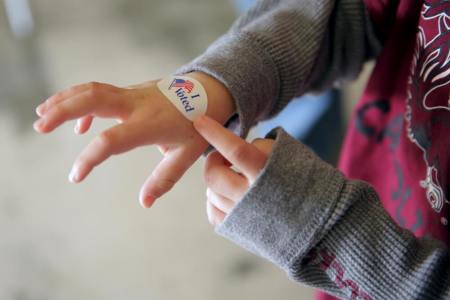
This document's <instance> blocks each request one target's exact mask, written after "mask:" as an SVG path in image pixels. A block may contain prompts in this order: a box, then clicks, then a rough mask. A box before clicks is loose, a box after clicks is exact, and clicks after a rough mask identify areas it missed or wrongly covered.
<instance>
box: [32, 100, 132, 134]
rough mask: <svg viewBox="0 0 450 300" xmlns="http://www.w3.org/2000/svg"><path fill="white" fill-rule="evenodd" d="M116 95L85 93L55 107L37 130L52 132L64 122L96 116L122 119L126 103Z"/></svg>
mask: <svg viewBox="0 0 450 300" xmlns="http://www.w3.org/2000/svg"><path fill="white" fill-rule="evenodd" d="M115 97H116V96H115V95H114V94H107V93H104V92H103V91H98V92H95V93H93V92H92V91H85V92H83V93H80V94H78V95H76V96H74V97H71V98H69V99H67V100H66V101H63V102H61V103H59V104H58V105H55V106H53V107H52V108H51V109H50V110H49V111H48V112H47V113H46V114H45V115H43V116H42V118H40V119H39V120H38V121H36V122H35V124H34V127H35V129H36V130H38V131H40V132H43V133H46V132H50V131H52V130H53V129H55V128H56V127H58V126H59V125H61V124H62V123H63V122H65V121H67V120H73V119H77V118H81V117H83V116H86V115H89V114H94V115H96V116H102V117H120V116H122V115H124V114H126V113H127V112H128V111H127V109H126V106H125V105H124V104H125V101H117V99H115Z"/></svg>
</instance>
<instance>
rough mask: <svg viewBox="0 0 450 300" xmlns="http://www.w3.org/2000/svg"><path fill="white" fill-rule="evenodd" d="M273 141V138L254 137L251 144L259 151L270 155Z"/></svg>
mask: <svg viewBox="0 0 450 300" xmlns="http://www.w3.org/2000/svg"><path fill="white" fill-rule="evenodd" d="M274 143H275V140H273V139H261V138H256V139H254V140H253V141H252V145H254V146H255V147H256V148H258V150H259V151H261V152H263V153H264V154H266V156H267V157H268V156H270V154H271V152H272V147H273V144H274Z"/></svg>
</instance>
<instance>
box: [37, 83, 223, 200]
mask: <svg viewBox="0 0 450 300" xmlns="http://www.w3.org/2000/svg"><path fill="white" fill-rule="evenodd" d="M156 83H157V81H151V82H148V83H145V84H142V85H138V86H133V87H129V88H118V87H115V86H112V85H108V84H103V83H88V84H82V85H79V86H75V87H72V88H70V89H67V90H65V91H62V92H60V93H57V94H56V95H54V96H52V97H50V98H49V99H48V100H47V101H45V102H44V103H42V104H41V105H39V106H38V107H37V108H36V112H37V114H38V115H39V116H40V119H39V120H37V121H36V122H35V124H34V128H35V130H36V131H38V132H40V133H49V132H51V131H52V130H54V129H55V128H57V127H58V126H60V125H61V124H63V123H64V122H66V121H69V120H74V119H78V120H77V125H76V126H75V132H77V133H79V134H82V133H85V132H86V131H87V130H89V127H90V126H91V123H92V120H93V118H94V117H103V118H114V119H116V120H117V121H118V122H119V123H120V124H118V125H116V126H113V127H112V128H109V129H107V130H106V131H104V132H102V133H101V134H100V135H99V136H98V137H97V138H95V139H94V140H93V141H92V142H91V143H90V144H88V145H87V147H86V148H85V149H84V150H83V151H82V152H81V154H80V155H79V156H78V158H77V159H76V161H75V163H74V165H73V168H72V171H71V173H70V175H69V179H70V180H71V181H72V182H80V181H82V180H83V179H84V178H86V176H87V175H88V174H89V173H90V172H91V171H92V169H93V168H94V167H95V166H97V165H99V164H100V163H102V162H103V161H104V160H106V159H107V158H108V157H110V156H111V155H114V154H119V153H123V152H126V151H129V150H131V149H133V148H136V147H138V146H143V145H148V144H155V145H158V146H159V148H160V150H161V152H162V153H163V154H164V158H163V160H162V161H161V162H160V164H159V165H158V166H157V167H156V169H155V170H154V171H153V172H152V174H151V176H150V177H149V178H148V179H147V180H146V182H145V183H144V185H143V187H142V188H141V192H140V197H139V198H140V202H141V204H142V205H143V206H144V207H149V206H151V205H152V204H153V202H154V200H155V199H156V198H158V197H160V196H162V195H163V194H164V193H166V192H167V191H169V190H170V189H171V188H172V186H173V185H174V184H175V183H176V182H177V181H178V180H179V179H180V177H181V176H182V175H183V174H184V173H185V171H186V170H187V169H188V168H189V167H190V166H191V165H192V164H193V163H194V162H195V161H196V160H197V158H198V157H199V156H200V155H201V154H202V153H203V152H204V151H205V149H206V147H207V143H206V142H205V140H203V139H202V138H201V136H200V135H199V134H198V133H197V132H196V131H195V130H194V128H193V126H192V124H191V122H190V121H189V120H187V119H186V118H185V117H184V116H183V115H182V114H181V113H180V112H179V111H178V110H177V109H176V108H175V107H174V105H173V104H172V103H170V102H169V101H168V100H167V99H166V98H165V96H164V95H163V94H162V93H161V92H160V91H159V89H158V88H157V87H156ZM216 90H217V89H216Z"/></svg>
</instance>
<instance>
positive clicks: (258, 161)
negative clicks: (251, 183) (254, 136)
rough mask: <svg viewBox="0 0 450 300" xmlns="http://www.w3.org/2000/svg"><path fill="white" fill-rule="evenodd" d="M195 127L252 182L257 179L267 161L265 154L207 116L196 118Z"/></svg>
mask: <svg viewBox="0 0 450 300" xmlns="http://www.w3.org/2000/svg"><path fill="white" fill-rule="evenodd" d="M194 127H195V129H196V130H197V131H198V132H199V134H200V135H201V136H203V138H204V139H205V140H207V141H208V142H209V143H210V144H211V145H212V146H213V147H214V148H216V150H217V151H219V152H220V153H221V154H222V155H223V156H224V157H225V158H226V159H227V160H228V161H230V162H231V163H232V164H233V165H234V166H236V167H237V168H238V169H239V170H240V171H241V172H242V173H244V175H246V176H247V177H248V178H249V179H250V180H254V179H256V177H257V176H258V174H259V172H260V171H261V169H262V168H263V167H264V164H265V163H266V160H267V157H266V155H265V154H264V153H263V152H261V151H260V150H259V149H258V148H256V147H255V146H253V145H251V144H249V143H247V142H246V141H244V140H243V139H241V138H240V137H238V136H236V135H235V134H233V133H232V132H230V131H229V130H227V129H226V128H224V127H223V126H222V125H220V124H219V123H218V122H216V121H214V120H213V119H211V118H209V117H207V116H200V117H198V118H196V119H195V120H194Z"/></svg>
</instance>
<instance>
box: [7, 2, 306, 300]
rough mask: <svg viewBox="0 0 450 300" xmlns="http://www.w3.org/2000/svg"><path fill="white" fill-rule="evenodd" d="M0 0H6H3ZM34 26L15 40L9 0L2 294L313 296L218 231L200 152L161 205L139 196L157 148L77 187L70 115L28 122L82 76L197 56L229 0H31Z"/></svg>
mask: <svg viewBox="0 0 450 300" xmlns="http://www.w3.org/2000/svg"><path fill="white" fill-rule="evenodd" d="M0 3H1V2H0ZM31 4H32V7H33V11H34V13H35V21H36V26H37V30H36V31H35V33H34V35H33V37H32V38H29V39H25V40H17V39H15V38H14V37H13V36H12V35H11V33H10V31H9V30H8V25H7V21H6V16H5V14H4V9H3V7H2V6H0V45H1V46H0V145H1V147H0V167H1V170H2V172H1V173H0V187H1V188H0V235H1V236H2V238H1V239H0V266H1V267H0V299H5V300H9V299H11V300H12V299H14V300H35V299H36V300H53V299H58V300H60V299H64V300H70V299H105V300H106V299H108V300H109V299H133V300H134V299H136V300H139V299H152V300H153V299H155V300H166V299H167V300H191V299H192V300H194V299H195V300H212V299H214V300H221V299H227V300H228V299H259V300H266V299H267V300H269V299H283V300H289V299H310V298H311V295H312V292H311V290H310V289H307V288H304V287H302V286H299V285H297V284H294V283H292V282H291V281H289V280H288V279H287V278H286V276H285V274H283V273H282V272H281V271H279V270H278V269H276V268H275V267H274V266H272V265H271V264H269V263H266V262H265V261H263V260H261V259H259V258H256V257H254V256H252V255H251V254H249V253H247V252H245V251H244V250H241V249H240V248H238V247H236V246H234V245H233V244H231V243H230V242H228V241H226V240H224V239H222V238H220V237H218V236H216V235H215V234H214V232H213V230H212V228H211V227H210V226H209V224H208V223H207V220H206V214H205V207H204V206H205V205H204V203H205V196H204V192H205V186H204V184H203V182H202V180H201V169H202V163H203V162H202V161H200V162H198V163H197V164H196V165H195V166H194V167H193V168H192V169H191V170H190V171H189V172H188V174H186V176H184V178H183V179H182V181H181V182H180V184H178V185H177V186H176V187H175V189H174V190H173V191H172V192H171V193H169V194H168V195H167V196H165V197H164V198H163V199H161V200H160V201H159V202H158V203H157V204H156V205H155V206H154V207H153V208H152V209H150V210H144V209H142V208H141V207H140V206H139V204H138V201H137V195H138V191H139V188H140V185H141V184H142V182H143V181H144V179H145V178H146V176H147V175H148V174H150V172H151V170H152V168H153V167H154V166H155V165H156V163H157V162H158V161H159V159H160V155H159V152H158V151H157V150H156V149H155V148H152V147H147V148H141V149H137V150H135V151H132V152H130V153H128V154H125V155H121V156H117V157H113V158H111V159H110V160H109V161H107V162H106V163H104V164H103V165H102V166H100V167H99V168H97V169H96V170H95V171H94V172H93V173H92V174H91V175H90V177H88V179H87V180H86V181H85V182H84V183H82V184H80V185H73V184H70V183H69V182H68V181H67V174H68V172H69V169H70V167H71V164H72V162H73V159H74V158H75V157H76V155H77V154H78V152H79V151H80V150H81V149H82V148H83V147H84V145H86V144H87V143H88V141H89V140H90V139H91V138H93V137H94V136H95V135H96V134H98V133H99V132H100V131H101V130H102V129H104V128H106V127H108V126H110V125H112V124H113V123H112V122H110V121H105V120H96V121H95V124H94V126H93V129H92V130H91V132H90V133H89V134H87V135H86V136H83V137H79V136H75V135H74V134H73V131H72V128H73V125H74V123H73V122H72V123H69V124H65V125H63V126H62V127H61V128H59V129H58V130H56V131H55V132H54V133H53V134H51V135H48V136H41V135H38V134H36V133H35V132H34V131H32V128H31V124H32V122H33V121H34V120H35V116H34V107H35V106H36V105H37V104H38V103H40V102H41V101H42V100H43V99H45V97H47V96H49V95H50V94H52V93H54V92H55V91H57V90H60V89H62V88H65V87H68V86H70V85H73V84H77V83H81V82H86V81H91V80H97V81H103V82H109V83H112V84H116V85H121V86H123V85H128V84H132V83H139V82H142V81H146V80H149V79H154V78H156V77H159V76H162V75H165V74H168V73H171V72H172V71H173V70H174V69H175V68H177V67H178V66H180V65H182V64H183V63H185V62H187V61H188V60H189V59H191V58H193V57H194V56H195V55H196V54H198V53H199V52H200V51H201V50H202V49H204V48H205V47H206V46H207V45H208V44H209V43H210V42H211V41H212V40H214V38H215V37H217V36H218V35H220V34H221V33H222V32H224V31H225V30H226V29H227V27H228V26H229V25H230V23H231V22H232V20H233V18H234V15H233V14H234V13H233V10H232V7H231V4H230V3H229V2H226V1H220V0H214V1H211V0H196V1H189V2H187V1H186V2H181V1H167V0H166V1H163V0H160V1H144V0H136V1H130V0H114V1H106V0H99V1H95V2H94V1H92V2H90V1H89V2H88V1H69V0H64V1H50V0H34V1H31Z"/></svg>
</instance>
